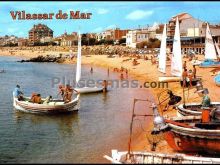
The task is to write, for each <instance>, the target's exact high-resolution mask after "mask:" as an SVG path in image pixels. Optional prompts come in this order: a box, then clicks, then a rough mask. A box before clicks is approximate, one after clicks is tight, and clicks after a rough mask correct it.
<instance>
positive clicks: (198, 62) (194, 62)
mask: <svg viewBox="0 0 220 165" xmlns="http://www.w3.org/2000/svg"><path fill="white" fill-rule="evenodd" d="M201 63H202V61H200V60H192V61H191V64H192V65H200V64H201Z"/></svg>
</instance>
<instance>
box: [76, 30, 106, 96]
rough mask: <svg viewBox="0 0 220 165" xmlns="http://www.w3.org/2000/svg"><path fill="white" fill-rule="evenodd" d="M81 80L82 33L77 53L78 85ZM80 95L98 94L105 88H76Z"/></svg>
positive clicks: (79, 37)
mask: <svg viewBox="0 0 220 165" xmlns="http://www.w3.org/2000/svg"><path fill="white" fill-rule="evenodd" d="M80 78H81V35H80V32H79V34H78V53H77V64H76V84H78V83H79V80H80ZM75 90H77V91H78V92H79V93H82V94H86V93H98V92H102V91H103V87H82V88H79V87H76V88H75Z"/></svg>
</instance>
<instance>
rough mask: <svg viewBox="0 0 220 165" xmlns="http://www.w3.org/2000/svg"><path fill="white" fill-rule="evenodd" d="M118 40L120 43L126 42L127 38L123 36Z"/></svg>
mask: <svg viewBox="0 0 220 165" xmlns="http://www.w3.org/2000/svg"><path fill="white" fill-rule="evenodd" d="M118 42H119V45H120V44H123V43H126V38H121V39H120V40H119V41H118Z"/></svg>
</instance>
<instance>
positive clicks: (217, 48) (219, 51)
mask: <svg viewBox="0 0 220 165" xmlns="http://www.w3.org/2000/svg"><path fill="white" fill-rule="evenodd" d="M215 48H216V50H217V53H218V56H219V57H220V49H219V46H218V44H217V43H216V42H215Z"/></svg>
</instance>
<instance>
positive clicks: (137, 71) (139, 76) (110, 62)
mask: <svg viewBox="0 0 220 165" xmlns="http://www.w3.org/2000/svg"><path fill="white" fill-rule="evenodd" d="M60 53H62V54H68V51H67V50H66V51H56V50H55V51H42V50H35V51H32V50H19V48H18V50H15V48H13V53H11V50H7V49H6V48H5V50H2V49H1V50H0V55H7V56H8V55H9V56H19V57H22V58H31V57H37V56H38V55H48V54H53V55H58V54H60ZM149 56H150V55H149ZM198 58H199V59H200V60H203V59H204V56H203V55H199V56H198ZM183 61H187V69H188V70H189V69H192V68H193V67H192V64H191V63H190V62H189V61H188V59H183ZM75 62H76V59H73V60H69V59H67V60H66V61H65V63H75ZM138 63H139V64H138V65H136V66H133V65H132V60H129V57H117V56H116V57H114V58H108V57H107V55H87V56H82V64H89V65H91V66H99V67H104V68H106V71H107V69H108V68H109V70H110V72H111V71H113V69H114V68H121V67H124V68H127V69H128V74H129V77H132V79H136V80H139V81H140V82H142V83H144V82H146V81H148V82H157V81H158V77H159V76H163V74H162V73H159V72H158V69H157V64H154V65H152V64H151V61H150V60H144V59H138ZM196 68H197V76H199V77H201V78H202V80H203V86H204V88H208V89H209V96H210V98H211V101H219V93H220V87H217V86H216V85H215V83H214V80H213V78H214V76H213V75H212V73H211V72H210V70H212V69H213V68H199V67H196ZM167 71H168V73H169V71H170V66H167ZM167 75H170V74H167ZM168 88H169V89H170V90H172V91H173V93H174V94H175V95H178V96H181V97H182V93H183V89H182V88H181V86H180V84H179V82H171V83H169V84H168ZM149 90H150V92H151V93H152V95H153V96H154V97H155V101H157V97H158V94H159V93H160V92H162V91H163V90H164V88H150V89H149ZM195 90H196V89H195V88H192V89H189V90H186V92H185V98H186V102H201V99H202V98H201V97H199V96H198V94H196V93H194V91H195ZM143 99H146V98H143ZM182 102H183V101H181V103H182ZM161 112H162V111H161ZM163 115H165V116H175V115H176V110H173V109H169V110H168V111H166V112H164V113H163ZM151 123H152V122H151ZM148 125H149V124H148ZM150 125H151V126H150V127H147V125H146V126H145V129H146V130H149V132H142V133H141V134H137V135H134V136H133V137H132V138H133V140H132V150H133V151H135V150H139V151H150V148H151V146H150V143H151V141H152V140H153V139H156V140H157V141H158V142H159V143H158V145H157V147H156V151H157V152H164V153H172V152H174V151H173V150H172V149H171V148H170V147H169V146H168V145H167V143H166V141H165V140H163V135H159V136H156V137H154V136H152V135H151V134H150V130H151V128H152V126H153V125H152V124H150ZM116 138H118V137H116Z"/></svg>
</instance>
